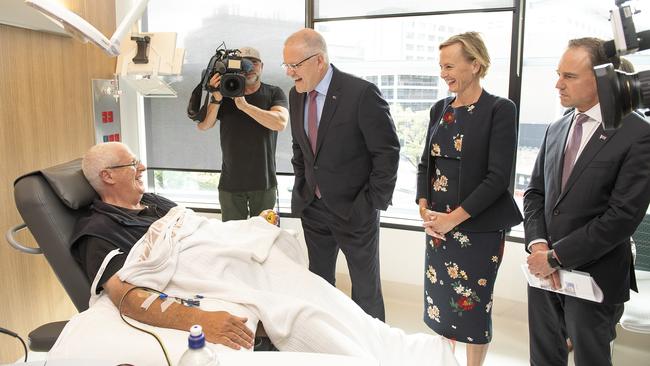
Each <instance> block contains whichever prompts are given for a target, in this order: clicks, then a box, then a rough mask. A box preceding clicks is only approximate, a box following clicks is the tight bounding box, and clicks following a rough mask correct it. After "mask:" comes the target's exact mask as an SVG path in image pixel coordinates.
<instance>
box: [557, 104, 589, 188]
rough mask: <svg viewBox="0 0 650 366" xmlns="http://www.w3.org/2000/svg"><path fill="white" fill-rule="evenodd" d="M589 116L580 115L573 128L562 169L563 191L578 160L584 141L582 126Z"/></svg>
mask: <svg viewBox="0 0 650 366" xmlns="http://www.w3.org/2000/svg"><path fill="white" fill-rule="evenodd" d="M588 119H589V116H587V115H586V114H584V113H578V115H577V116H576V119H575V126H573V134H571V138H570V140H569V143H568V144H567V147H566V150H565V151H564V165H563V167H562V190H564V186H565V185H566V182H567V181H568V180H569V176H570V175H571V170H573V166H574V165H575V163H576V158H577V156H578V151H579V150H580V142H581V141H582V124H583V123H585V122H587V120H588Z"/></svg>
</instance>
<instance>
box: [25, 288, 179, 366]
mask: <svg viewBox="0 0 650 366" xmlns="http://www.w3.org/2000/svg"><path fill="white" fill-rule="evenodd" d="M134 290H145V291H150V292H154V293H157V294H159V295H163V293H162V292H160V291H158V290H154V289H152V288H149V287H145V286H135V287H132V288H130V289H129V290H128V291H126V292H125V293H124V295H122V298H121V299H120V304H119V305H118V307H117V310H118V312H119V313H120V318H122V320H123V321H124V322H125V323H126V324H127V325H128V326H130V327H131V328H135V329H137V330H139V331H141V332H144V333H147V334H149V335H150V336H152V337H154V338H155V339H156V341H157V342H158V344H159V345H160V348H161V349H162V351H163V354H164V355H165V361H167V365H168V366H172V363H171V361H170V360H169V354H168V353H167V349H166V348H165V345H164V344H163V343H162V340H160V338H159V337H158V335H157V334H156V333H154V332H150V331H148V330H146V329H143V328H139V327H136V326H135V325H133V324H131V323H129V322H128V321H127V320H126V319H125V318H124V314H122V303H123V302H124V299H126V296H127V295H128V294H129V293H130V292H131V291H134ZM26 360H27V355H25V361H26Z"/></svg>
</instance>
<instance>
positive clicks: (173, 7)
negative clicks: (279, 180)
mask: <svg viewBox="0 0 650 366" xmlns="http://www.w3.org/2000/svg"><path fill="white" fill-rule="evenodd" d="M284 5H285V6H282V7H279V6H277V4H275V3H272V2H271V3H270V2H267V1H264V0H251V1H248V2H246V3H245V4H244V3H241V4H240V3H233V2H231V1H225V0H202V1H190V2H155V1H154V2H151V3H150V4H149V5H148V8H147V24H146V25H147V26H146V30H147V31H151V32H157V31H169V30H170V26H169V24H171V23H170V20H173V25H174V27H173V28H174V30H176V31H177V45H178V47H184V48H185V61H184V64H183V74H182V78H180V81H177V82H175V83H173V84H172V87H173V88H174V90H176V91H177V92H178V97H177V98H155V99H154V98H152V99H145V128H146V138H147V158H148V165H149V166H150V167H153V168H154V169H151V171H153V173H150V174H152V175H153V176H152V177H150V181H153V184H154V190H155V191H156V192H158V193H163V194H172V195H173V198H174V199H178V200H185V199H187V200H188V201H190V202H211V203H216V202H218V200H217V198H216V197H217V192H216V184H217V182H218V181H219V174H218V173H215V172H216V171H219V170H220V169H221V149H220V142H219V138H220V135H219V127H218V125H217V126H216V127H215V128H213V129H211V130H209V131H199V130H198V129H197V128H196V123H195V122H194V121H191V120H190V119H189V118H188V117H187V115H186V108H187V103H188V100H189V97H190V94H191V92H192V90H193V88H194V87H195V86H196V85H197V84H198V82H199V80H200V77H201V71H202V70H203V69H205V68H206V66H207V64H208V61H209V60H210V58H211V57H212V55H213V54H214V52H215V50H216V48H217V47H218V46H219V45H220V44H221V42H225V45H226V46H227V47H228V48H230V49H234V48H239V47H242V46H252V47H255V48H257V49H258V50H259V51H260V53H261V56H262V58H263V62H264V71H263V74H262V81H263V82H265V83H268V84H272V85H277V86H280V87H281V88H282V89H283V90H284V91H285V93H286V94H287V96H288V94H289V89H290V87H291V86H292V85H293V83H292V82H291V80H290V79H289V78H288V77H286V75H285V74H284V71H283V69H282V67H281V66H280V65H281V63H282V45H283V43H284V40H285V38H286V37H287V36H288V35H289V34H291V33H293V32H294V31H296V30H298V29H300V28H302V27H304V23H305V19H304V13H305V8H304V1H300V0H287V1H285V2H284ZM261 30H263V31H261ZM290 143H291V132H290V130H289V129H285V130H284V131H282V132H280V133H279V135H278V145H277V151H276V162H277V170H278V171H279V172H291V171H292V168H291V163H290V161H291V155H292V152H291V144H290ZM155 168H159V169H155ZM170 169H171V170H170ZM178 170H184V171H178ZM188 171H189V172H188ZM206 171H208V172H212V173H206ZM280 195H281V197H282V198H283V199H288V198H287V197H289V196H290V193H288V191H285V192H281V194H280Z"/></svg>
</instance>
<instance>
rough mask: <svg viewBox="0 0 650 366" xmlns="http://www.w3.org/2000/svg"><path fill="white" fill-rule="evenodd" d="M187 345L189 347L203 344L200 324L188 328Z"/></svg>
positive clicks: (201, 346)
mask: <svg viewBox="0 0 650 366" xmlns="http://www.w3.org/2000/svg"><path fill="white" fill-rule="evenodd" d="M187 345H188V346H189V347H190V348H191V349H197V348H203V347H204V346H205V334H203V328H202V327H201V326H200V325H198V324H196V325H193V326H192V328H190V336H189V337H188V338H187Z"/></svg>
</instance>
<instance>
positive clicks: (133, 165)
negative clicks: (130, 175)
mask: <svg viewBox="0 0 650 366" xmlns="http://www.w3.org/2000/svg"><path fill="white" fill-rule="evenodd" d="M138 165H140V159H133V161H132V162H130V163H128V164H121V165H112V166H107V167H106V168H104V169H117V168H126V167H127V166H131V167H134V168H136V169H138Z"/></svg>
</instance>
